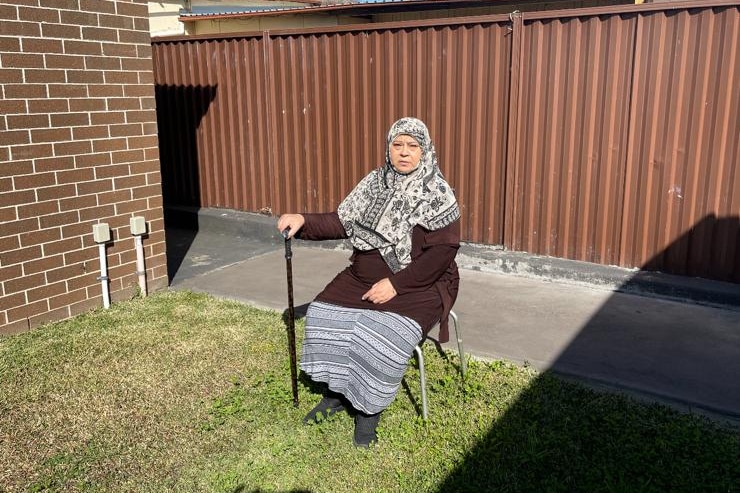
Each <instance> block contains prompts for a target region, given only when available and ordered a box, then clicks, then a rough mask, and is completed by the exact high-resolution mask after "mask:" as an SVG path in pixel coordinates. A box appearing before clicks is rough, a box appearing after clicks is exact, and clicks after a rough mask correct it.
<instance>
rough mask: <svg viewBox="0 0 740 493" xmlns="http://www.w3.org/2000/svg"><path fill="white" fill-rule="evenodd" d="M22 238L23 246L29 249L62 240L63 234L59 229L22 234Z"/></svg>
mask: <svg viewBox="0 0 740 493" xmlns="http://www.w3.org/2000/svg"><path fill="white" fill-rule="evenodd" d="M20 238H21V245H23V246H24V247H27V246H34V245H41V244H42V243H49V242H50V241H56V240H60V239H62V233H61V231H60V230H59V228H49V229H40V230H38V231H31V232H30V233H21V235H20Z"/></svg>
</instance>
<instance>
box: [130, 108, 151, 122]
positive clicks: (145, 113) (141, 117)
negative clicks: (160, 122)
mask: <svg viewBox="0 0 740 493" xmlns="http://www.w3.org/2000/svg"><path fill="white" fill-rule="evenodd" d="M156 120H157V112H156V111H154V110H142V111H127V112H126V122H127V123H136V122H153V121H156Z"/></svg>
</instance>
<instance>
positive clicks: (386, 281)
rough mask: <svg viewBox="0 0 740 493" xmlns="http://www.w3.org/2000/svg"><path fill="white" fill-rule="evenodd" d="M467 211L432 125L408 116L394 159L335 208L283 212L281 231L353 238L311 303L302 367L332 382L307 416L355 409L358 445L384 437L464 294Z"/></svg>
mask: <svg viewBox="0 0 740 493" xmlns="http://www.w3.org/2000/svg"><path fill="white" fill-rule="evenodd" d="M459 219H460V211H459V209H458V205H457V201H456V199H455V195H454V192H453V190H452V188H451V187H450V186H449V185H448V184H447V182H446V181H445V179H444V177H443V176H442V173H441V172H440V170H439V167H438V166H437V158H436V155H435V151H434V145H433V144H432V141H431V139H430V137H429V131H428V129H427V127H426V125H425V124H424V123H423V122H422V121H420V120H417V119H415V118H402V119H400V120H398V121H397V122H395V123H394V124H393V126H392V127H391V128H390V131H389V132H388V140H387V149H386V162H385V165H383V166H382V167H381V168H378V169H375V170H373V171H372V172H370V174H368V175H367V176H366V177H365V178H363V179H362V181H360V183H359V184H358V185H357V186H356V187H355V188H354V190H352V192H350V194H349V195H348V196H347V197H346V198H345V199H344V200H343V201H342V203H341V204H340V205H339V208H338V210H337V211H336V212H331V213H313V214H284V215H282V216H280V219H279V220H278V229H279V230H280V231H283V230H285V229H286V228H290V235H291V236H293V235H295V236H296V237H297V238H300V239H304V240H328V239H341V238H349V240H350V242H351V243H352V246H353V247H354V251H353V253H352V256H351V257H350V262H351V265H350V266H349V267H347V268H346V269H345V270H343V271H342V272H340V273H339V274H338V275H337V276H336V277H335V278H334V280H332V281H331V282H330V283H329V284H328V285H327V286H326V288H324V290H323V291H322V292H321V293H320V294H319V295H318V296H316V299H315V300H314V301H313V302H312V303H311V304H310V305H309V307H308V311H307V314H306V332H305V338H304V342H303V352H302V353H303V354H302V358H301V369H302V370H303V371H304V372H306V373H307V374H308V375H309V376H310V377H311V378H312V379H313V380H314V381H317V382H323V383H325V384H326V385H327V390H326V392H325V393H324V397H323V399H321V401H320V402H319V403H318V405H317V406H316V407H314V408H313V409H312V410H311V411H310V412H309V413H308V414H307V415H306V417H305V418H304V422H306V423H310V422H312V421H316V420H317V417H318V415H319V414H322V415H324V416H329V415H331V414H334V413H336V412H339V411H343V410H348V411H354V412H353V414H354V416H355V431H354V443H355V445H356V446H361V447H367V446H369V445H370V444H371V443H372V442H375V441H377V434H376V428H377V425H378V422H379V420H380V413H381V412H382V411H383V410H384V409H385V408H386V407H388V405H390V403H391V402H393V399H394V398H395V396H396V393H397V391H398V387H399V386H400V384H401V379H402V377H403V375H404V373H405V371H406V368H407V366H408V362H409V359H410V357H411V354H412V352H413V350H414V347H416V345H417V344H419V343H420V342H421V340H422V338H423V337H424V336H425V335H426V334H427V332H429V331H430V330H431V329H432V327H433V326H434V325H435V324H436V323H437V322H440V336H439V338H440V341H441V342H445V341H447V340H448V331H447V317H448V314H449V312H450V309H451V308H452V305H453V304H454V302H455V298H456V297H457V290H458V283H459V275H458V271H457V265H456V263H455V260H454V259H455V255H456V254H457V249H458V248H459V246H460V245H459V241H460V224H459V222H460V221H459Z"/></svg>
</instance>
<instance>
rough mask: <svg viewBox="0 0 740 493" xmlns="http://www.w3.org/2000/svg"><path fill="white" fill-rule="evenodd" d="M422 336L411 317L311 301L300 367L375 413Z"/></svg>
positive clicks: (395, 386) (358, 407)
mask: <svg viewBox="0 0 740 493" xmlns="http://www.w3.org/2000/svg"><path fill="white" fill-rule="evenodd" d="M421 338H422V332H421V327H420V326H419V324H418V323H416V322H415V321H414V320H411V319H410V318H407V317H403V316H401V315H397V314H395V313H391V312H381V311H376V310H361V309H357V308H344V307H341V306H336V305H331V304H328V303H323V302H320V301H314V302H313V303H311V305H309V307H308V312H307V313H306V335H305V338H304V340H303V356H302V357H301V369H302V370H303V371H304V372H306V373H307V374H308V375H310V376H311V378H312V379H313V380H314V381H317V382H324V383H326V384H327V385H328V386H329V389H330V390H332V391H334V392H337V393H339V394H342V395H344V396H345V397H346V398H347V400H349V402H350V403H351V404H352V407H354V408H355V409H356V410H358V411H362V412H363V413H366V414H375V413H379V412H380V411H382V410H383V409H385V408H386V407H388V405H389V404H390V403H391V402H393V399H394V398H395V397H396V392H398V387H399V386H400V385H401V379H402V378H403V374H404V373H405V372H406V368H407V366H408V363H409V359H410V358H411V353H412V352H413V351H414V347H415V346H416V345H417V344H418V343H419V342H420V341H421Z"/></svg>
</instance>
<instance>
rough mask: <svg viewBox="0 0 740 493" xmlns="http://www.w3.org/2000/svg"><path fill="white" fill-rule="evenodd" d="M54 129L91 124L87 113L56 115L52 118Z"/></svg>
mask: <svg viewBox="0 0 740 493" xmlns="http://www.w3.org/2000/svg"><path fill="white" fill-rule="evenodd" d="M50 118H51V126H52V127H78V126H81V125H89V124H90V115H89V114H87V113H79V112H78V113H56V114H53V115H51V116H50Z"/></svg>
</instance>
